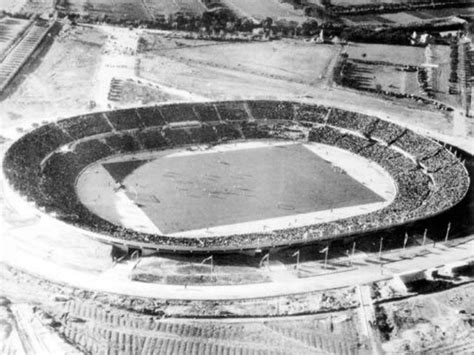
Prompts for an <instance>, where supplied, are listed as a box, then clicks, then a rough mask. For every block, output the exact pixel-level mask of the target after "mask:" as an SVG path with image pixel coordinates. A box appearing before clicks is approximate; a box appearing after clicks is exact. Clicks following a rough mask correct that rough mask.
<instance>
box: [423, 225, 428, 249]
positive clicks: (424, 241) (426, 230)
mask: <svg viewBox="0 0 474 355" xmlns="http://www.w3.org/2000/svg"><path fill="white" fill-rule="evenodd" d="M427 234H428V229H427V228H425V231H424V233H423V244H422V245H423V246H424V245H425V243H426V235H427Z"/></svg>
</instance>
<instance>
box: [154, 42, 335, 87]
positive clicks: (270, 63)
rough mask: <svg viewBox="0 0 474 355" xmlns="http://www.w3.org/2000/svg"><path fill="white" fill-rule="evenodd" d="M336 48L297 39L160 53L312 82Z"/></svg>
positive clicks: (205, 63)
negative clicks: (293, 40)
mask: <svg viewBox="0 0 474 355" xmlns="http://www.w3.org/2000/svg"><path fill="white" fill-rule="evenodd" d="M337 49H338V48H337V47H335V46H330V45H318V46H315V45H314V44H309V43H305V42H301V41H298V42H296V41H295V42H292V41H278V42H264V43H255V42H253V43H243V44H222V45H215V46H196V47H187V48H177V49H176V50H167V51H166V52H164V53H163V55H164V56H166V57H169V58H173V59H176V60H178V61H183V62H185V63H188V62H189V63H198V64H204V65H207V66H210V67H214V68H224V69H232V70H237V71H239V72H245V73H249V74H256V75H262V76H266V77H271V78H279V79H283V80H288V81H296V82H301V83H307V84H315V83H316V82H318V81H319V80H320V79H319V78H320V77H321V76H323V74H325V72H326V69H327V67H328V66H329V63H330V62H331V60H332V59H333V58H334V57H335V54H336V53H337Z"/></svg>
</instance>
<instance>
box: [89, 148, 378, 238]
mask: <svg viewBox="0 0 474 355" xmlns="http://www.w3.org/2000/svg"><path fill="white" fill-rule="evenodd" d="M102 167H103V168H105V169H102V172H103V173H104V174H108V175H110V178H112V179H113V181H114V183H120V184H121V186H122V187H121V189H123V191H125V194H126V196H127V197H128V199H129V200H131V201H132V202H133V204H134V205H135V206H137V207H138V208H139V209H141V211H143V213H144V214H145V215H146V217H147V218H148V219H149V220H150V221H151V222H152V223H153V224H154V225H155V226H156V227H157V228H158V230H159V231H160V232H162V233H165V234H173V233H179V232H185V231H192V230H202V229H207V228H213V227H217V226H225V225H234V224H242V223H246V222H252V221H260V220H268V219H275V218H279V217H288V216H293V215H300V214H305V213H310V212H317V211H324V210H331V209H337V208H344V207H351V206H357V205H364V204H370V203H375V202H381V201H384V199H383V198H382V197H381V196H379V195H377V194H376V193H375V192H373V191H372V190H371V189H369V188H368V187H366V186H364V185H362V184H361V183H359V182H358V181H356V180H355V179H354V178H352V177H351V176H349V175H348V174H346V173H345V172H344V171H343V170H342V169H340V168H337V167H334V166H333V165H332V164H331V163H330V162H328V161H326V160H324V159H322V158H321V157H319V156H318V155H317V154H315V153H314V152H312V151H311V150H309V149H307V148H306V147H305V145H303V144H286V145H270V146H265V147H254V148H252V149H237V150H230V151H212V150H211V151H208V152H197V153H195V154H194V153H191V154H187V153H186V154H169V155H163V154H161V155H157V156H156V157H153V156H149V157H146V158H144V159H134V160H123V161H114V162H104V163H102ZM96 188H97V186H96ZM89 191H90V192H89V193H93V191H94V188H92V189H90V190H89ZM111 202H112V201H111ZM101 206H102V207H101V208H109V209H111V208H112V207H115V208H117V206H107V205H106V204H103V203H102V204H101ZM89 208H90V206H89ZM99 212H100V211H99ZM140 213H141V212H140ZM98 214H99V215H100V213H98ZM109 220H110V218H109ZM112 222H113V221H112ZM117 222H118V221H117ZM119 224H120V223H119Z"/></svg>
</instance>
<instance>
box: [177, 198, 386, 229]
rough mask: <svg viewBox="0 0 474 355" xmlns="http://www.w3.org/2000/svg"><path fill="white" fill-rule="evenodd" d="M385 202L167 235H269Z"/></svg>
mask: <svg viewBox="0 0 474 355" xmlns="http://www.w3.org/2000/svg"><path fill="white" fill-rule="evenodd" d="M386 204H387V202H385V201H384V202H375V203H368V204H365V205H358V206H352V207H341V208H336V209H332V210H324V211H318V212H310V213H302V214H295V215H291V216H284V217H277V218H269V219H261V220H258V221H251V222H244V223H235V224H228V225H223V226H217V227H211V228H203V229H195V230H191V231H184V232H176V233H172V234H168V235H169V236H172V237H187V238H191V237H199V238H206V237H215V236H216V235H231V234H247V233H270V232H271V231H273V230H279V229H285V228H299V227H304V226H309V225H314V224H319V223H324V222H331V221H335V220H338V219H342V218H347V217H352V216H356V215H360V214H364V213H369V212H373V211H377V210H379V209H381V208H383V207H384V206H385V205H386Z"/></svg>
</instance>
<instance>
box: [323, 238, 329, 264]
mask: <svg viewBox="0 0 474 355" xmlns="http://www.w3.org/2000/svg"><path fill="white" fill-rule="evenodd" d="M328 254H329V243H328V245H327V247H326V254H324V269H327V266H328Z"/></svg>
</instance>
